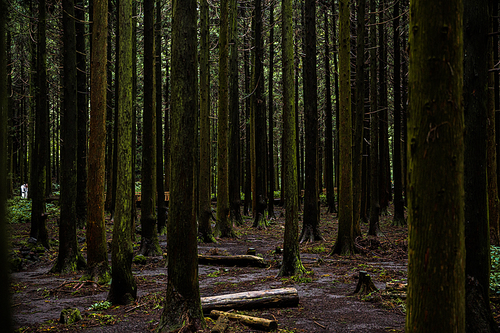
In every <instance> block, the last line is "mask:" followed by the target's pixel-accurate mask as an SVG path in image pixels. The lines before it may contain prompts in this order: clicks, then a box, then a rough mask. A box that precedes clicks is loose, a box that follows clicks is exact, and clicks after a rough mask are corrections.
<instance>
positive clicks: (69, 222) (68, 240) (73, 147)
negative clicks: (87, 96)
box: [51, 0, 85, 273]
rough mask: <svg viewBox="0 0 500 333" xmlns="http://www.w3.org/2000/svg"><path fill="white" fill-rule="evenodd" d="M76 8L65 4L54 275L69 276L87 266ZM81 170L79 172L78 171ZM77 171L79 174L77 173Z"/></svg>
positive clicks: (70, 2) (67, 2)
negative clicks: (80, 223)
mask: <svg viewBox="0 0 500 333" xmlns="http://www.w3.org/2000/svg"><path fill="white" fill-rule="evenodd" d="M74 17H75V5H74V2H73V0H67V1H64V2H63V24H62V26H63V32H64V34H63V44H64V48H63V64H64V102H63V113H62V121H61V125H62V126H61V128H62V131H61V139H62V151H61V163H62V165H64V166H65V167H64V168H62V175H61V200H60V205H61V217H60V220H59V253H58V256H57V260H56V262H55V264H54V266H53V267H52V269H51V272H57V273H69V272H75V271H77V270H80V269H82V268H84V267H85V261H84V259H83V257H82V255H81V253H80V251H78V243H77V241H76V221H77V215H76V198H77V190H76V189H77V173H78V171H77V170H78V169H77V147H78V131H77V129H78V110H77V104H76V102H77V89H76V85H77V80H76V72H77V68H76V32H75V21H74ZM75 169H77V170H75ZM75 171H76V172H75Z"/></svg>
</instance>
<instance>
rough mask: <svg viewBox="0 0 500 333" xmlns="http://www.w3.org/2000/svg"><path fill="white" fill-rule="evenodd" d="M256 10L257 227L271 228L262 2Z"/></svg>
mask: <svg viewBox="0 0 500 333" xmlns="http://www.w3.org/2000/svg"><path fill="white" fill-rule="evenodd" d="M254 3H255V7H254V18H253V20H254V23H253V25H254V54H253V64H252V67H253V71H252V87H253V88H254V93H253V94H252V108H253V110H252V112H253V117H252V119H253V121H252V126H251V127H252V131H253V136H252V138H253V139H252V145H253V159H252V160H253V163H254V167H253V168H252V169H253V170H254V172H252V177H253V179H254V191H253V200H254V203H255V205H254V221H253V227H259V228H262V227H264V228H265V227H267V220H266V217H265V215H264V214H265V209H266V207H267V197H266V110H265V101H264V64H263V61H264V59H263V55H264V51H263V46H262V41H263V40H262V0H255V1H254Z"/></svg>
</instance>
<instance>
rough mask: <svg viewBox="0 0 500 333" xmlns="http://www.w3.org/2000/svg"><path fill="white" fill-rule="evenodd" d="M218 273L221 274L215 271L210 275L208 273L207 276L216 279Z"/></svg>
mask: <svg viewBox="0 0 500 333" xmlns="http://www.w3.org/2000/svg"><path fill="white" fill-rule="evenodd" d="M220 273H221V271H220V270H216V271H213V272H212V273H208V274H207V276H208V277H212V278H215V277H218V276H219V275H220Z"/></svg>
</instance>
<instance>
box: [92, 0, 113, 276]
mask: <svg viewBox="0 0 500 333" xmlns="http://www.w3.org/2000/svg"><path fill="white" fill-rule="evenodd" d="M93 11H94V12H93V20H92V22H93V23H92V56H91V64H90V66H91V72H90V88H91V95H90V96H91V98H90V136H89V148H90V150H91V151H92V154H89V162H88V172H89V177H88V179H87V187H88V189H89V191H88V194H89V195H88V199H87V206H88V208H87V211H88V216H87V217H88V219H87V228H86V237H87V273H86V275H88V277H87V279H88V280H94V278H95V279H97V281H98V282H100V283H107V282H108V281H109V278H110V270H109V264H108V253H107V249H106V248H107V243H106V229H105V223H104V182H105V151H106V94H107V90H106V88H107V81H106V74H105V73H106V59H107V40H108V37H107V35H108V2H107V0H99V1H96V0H94V2H93Z"/></svg>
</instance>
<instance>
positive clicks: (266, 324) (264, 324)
mask: <svg viewBox="0 0 500 333" xmlns="http://www.w3.org/2000/svg"><path fill="white" fill-rule="evenodd" d="M210 316H213V317H219V316H220V317H219V318H221V317H227V318H229V319H234V320H239V321H240V322H242V323H243V324H245V325H247V326H251V327H254V328H256V329H259V330H262V331H274V330H276V329H277V328H278V322H277V321H276V320H270V319H265V318H258V317H251V316H245V315H240V314H236V313H230V312H223V311H217V310H212V311H210Z"/></svg>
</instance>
